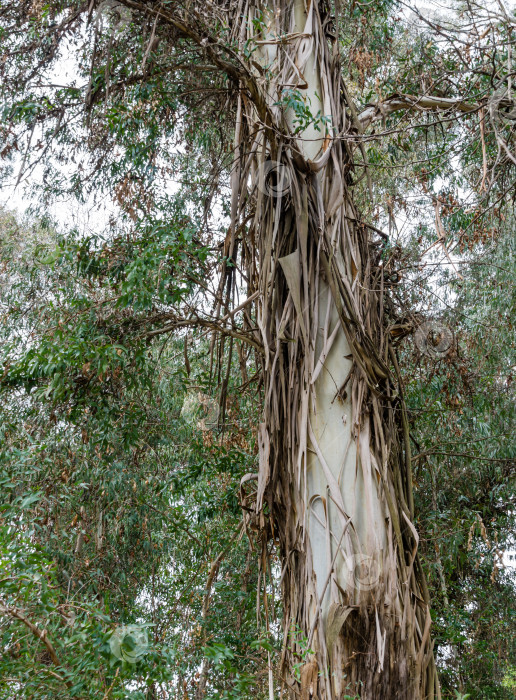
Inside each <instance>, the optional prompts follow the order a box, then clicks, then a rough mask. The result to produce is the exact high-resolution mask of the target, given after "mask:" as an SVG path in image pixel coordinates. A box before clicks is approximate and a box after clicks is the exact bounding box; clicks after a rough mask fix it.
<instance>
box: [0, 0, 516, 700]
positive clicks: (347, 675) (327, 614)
mask: <svg viewBox="0 0 516 700" xmlns="http://www.w3.org/2000/svg"><path fill="white" fill-rule="evenodd" d="M396 9H397V8H396V7H395V5H394V4H393V5H392V6H391V5H390V4H389V3H385V4H384V3H378V5H377V6H376V5H375V9H374V13H375V14H374V21H373V25H374V26H373V28H372V30H371V34H370V35H369V36H370V37H374V34H375V32H376V33H377V34H380V35H382V34H383V38H382V40H380V41H379V49H378V50H379V53H380V54H381V53H382V52H383V53H384V55H385V56H386V65H384V66H378V67H377V72H376V75H371V76H370V80H369V83H370V84H373V85H374V84H375V81H376V87H375V89H376V91H377V93H379V88H378V85H379V84H380V81H383V82H384V85H385V86H387V88H390V90H391V92H390V94H381V93H379V94H377V95H376V98H375V101H374V103H369V104H365V105H362V107H359V106H358V105H357V104H355V100H354V98H353V90H351V88H350V85H349V83H350V82H352V81H351V78H349V80H348V81H347V80H346V70H345V69H344V66H346V59H347V57H346V55H345V53H344V50H345V48H346V45H347V43H346V42H348V44H349V42H350V28H349V26H346V22H349V24H350V26H351V27H352V28H354V29H356V31H359V30H360V27H361V26H362V25H365V24H367V22H368V20H367V12H370V11H371V10H370V8H369V6H368V7H367V8H365V7H363V6H362V5H360V4H355V3H350V4H349V5H348V4H347V5H346V6H345V7H342V6H341V5H340V4H336V5H335V6H332V5H330V4H328V3H326V2H322V1H319V0H312V1H311V2H309V3H306V4H305V3H303V2H300V1H299V0H295V1H294V2H275V1H272V2H269V3H258V2H253V1H250V0H241V2H238V3H223V2H221V3H216V2H215V3H196V2H187V3H184V4H183V3H180V2H166V1H164V2H160V3H153V2H149V3H146V2H142V1H140V0H122V1H121V2H116V3H115V2H110V1H108V2H104V3H100V4H96V3H81V2H64V1H63V2H58V3H53V4H52V5H40V4H38V3H28V2H18V3H13V2H10V3H7V4H6V5H5V6H4V7H3V8H2V10H0V21H1V23H2V30H1V31H2V38H3V40H4V43H5V45H6V49H5V56H4V59H5V60H4V61H3V64H2V71H3V76H4V86H3V90H4V95H5V99H6V103H5V107H4V118H5V123H4V126H3V131H4V136H5V146H4V148H3V151H2V154H3V156H4V157H6V158H9V157H11V158H12V156H13V154H14V153H16V152H17V151H19V150H22V151H23V156H22V163H21V166H22V170H21V172H20V177H22V176H23V174H24V173H25V172H27V171H30V169H31V168H34V167H36V166H37V165H38V163H41V162H44V169H45V172H44V177H43V183H42V187H43V195H47V196H51V195H56V194H63V193H70V194H73V195H75V196H78V197H83V196H85V194H86V193H87V192H88V191H92V190H94V189H96V191H97V192H107V193H109V194H111V195H112V196H113V197H115V198H116V200H117V202H118V203H119V205H120V207H121V209H122V211H123V212H124V213H125V214H126V216H127V217H128V221H129V222H132V223H131V224H130V226H131V227H132V230H133V233H132V234H131V233H129V235H128V237H127V238H128V241H127V242H125V240H123V239H120V240H119V241H118V242H117V244H118V245H119V246H121V247H122V249H123V248H124V246H126V245H127V247H130V246H131V245H133V243H132V241H131V235H133V236H134V237H135V240H136V241H137V242H136V243H135V245H136V246H137V247H138V246H140V250H141V252H142V255H141V266H142V268H145V251H148V250H153V246H156V245H159V241H160V236H161V235H162V233H163V230H164V229H165V228H166V224H165V223H164V222H166V221H167V220H168V221H172V222H173V225H174V229H175V235H174V238H173V241H172V244H171V245H172V259H171V260H170V259H168V258H167V259H166V260H163V265H164V266H166V269H167V272H168V277H169V279H168V280H167V281H166V282H165V281H164V279H165V275H164V273H163V274H161V273H160V274H159V275H158V280H156V287H155V289H153V291H152V293H150V294H144V293H143V292H142V290H141V289H139V288H138V281H139V280H141V276H140V277H139V276H138V275H135V274H133V275H132V276H131V274H129V273H128V271H127V270H126V269H125V265H126V263H125V261H124V253H123V250H122V252H120V250H118V252H117V253H116V254H115V255H114V257H115V258H117V259H116V260H109V254H107V253H106V252H104V254H102V253H100V254H93V253H90V251H88V250H87V248H86V247H83V249H82V251H81V250H80V251H79V263H80V264H83V265H86V266H89V267H90V269H92V270H94V271H95V274H97V275H98V276H99V277H102V276H103V277H104V278H106V279H109V280H111V281H112V283H113V285H117V289H116V291H117V295H118V296H117V303H118V304H122V305H124V306H125V308H130V309H132V310H133V311H134V312H135V313H136V316H137V317H136V319H134V321H133V323H134V324H135V328H136V329H137V331H138V333H139V336H138V337H139V338H146V339H148V340H150V339H151V338H154V337H157V336H161V335H163V334H168V333H172V332H174V331H176V330H178V329H183V328H185V327H194V328H202V329H207V330H209V331H212V332H213V342H212V352H213V358H214V366H215V376H216V377H217V381H218V384H219V387H220V401H221V408H222V414H221V415H222V418H223V417H224V410H225V406H226V397H227V392H228V372H229V369H225V368H224V367H223V366H222V365H223V364H224V363H226V365H227V368H229V367H230V366H231V362H232V357H233V354H234V353H238V356H239V361H240V368H241V371H242V374H243V378H245V379H247V371H248V369H249V366H250V365H251V360H250V353H254V363H255V364H256V366H257V367H258V368H259V369H258V372H257V377H258V378H259V382H260V389H261V392H262V398H263V404H262V408H261V416H260V421H259V426H258V431H257V438H258V446H259V467H258V472H257V473H256V474H248V475H247V476H246V477H245V479H244V483H243V487H244V490H245V488H247V487H248V485H249V484H254V483H255V482H256V489H255V492H254V491H253V492H252V494H251V495H250V494H249V493H248V495H247V497H245V496H244V500H245V502H246V507H247V511H246V512H247V515H246V519H247V521H248V523H249V525H250V526H251V527H252V528H254V529H256V530H258V532H259V533H260V538H259V540H260V541H261V543H262V547H263V552H262V557H261V561H262V566H263V574H264V576H265V575H266V574H267V571H268V568H269V567H268V565H267V557H268V551H269V550H268V542H269V541H270V540H274V541H275V542H276V543H277V544H278V551H279V553H280V559H281V588H282V603H283V649H282V654H281V663H282V667H283V669H284V674H283V677H284V684H285V686H286V688H287V691H288V692H289V693H290V694H291V695H292V696H296V695H297V694H300V695H301V697H304V698H309V697H319V698H324V699H326V700H330V699H336V698H343V697H346V695H356V694H358V695H360V697H363V698H377V697H398V698H423V697H430V698H433V697H439V696H440V689H439V683H438V679H437V673H436V667H435V662H434V658H433V649H432V640H431V614H430V597H429V592H428V588H427V585H426V582H425V576H424V572H423V566H422V564H421V561H420V558H419V554H418V534H417V531H416V529H415V527H414V524H413V522H414V516H415V512H414V497H413V487H412V454H411V447H410V437H409V423H408V418H407V412H406V407H405V401H404V395H403V391H402V387H401V384H400V377H399V367H398V361H397V354H396V348H395V344H394V340H395V339H396V338H398V337H399V335H400V334H403V333H404V332H405V330H404V326H403V324H402V323H401V322H400V319H397V318H396V317H395V316H394V315H393V313H392V309H393V307H392V305H391V304H390V302H389V299H388V296H387V293H386V290H387V288H388V287H389V286H390V285H392V279H391V277H390V276H389V271H388V270H387V271H386V269H385V266H384V265H383V261H384V257H385V256H384V254H385V249H386V247H387V243H386V235H385V234H384V233H383V231H382V230H381V228H379V227H378V226H377V225H373V224H372V223H371V222H370V221H365V220H364V219H363V217H362V215H361V211H360V209H359V203H360V204H361V205H362V208H363V209H364V210H366V209H367V202H366V204H365V205H364V203H363V202H364V199H366V200H367V198H368V197H369V199H370V200H374V198H375V194H374V192H375V187H376V188H377V189H381V183H380V182H377V183H375V179H374V176H373V169H372V168H371V167H369V166H368V162H367V144H368V142H369V141H370V140H375V141H376V140H378V138H379V137H378V134H375V133H372V130H373V129H376V128H377V126H378V124H379V123H382V124H383V125H384V126H385V127H388V128H386V129H384V133H383V135H382V136H383V138H384V139H385V140H386V141H389V140H390V139H391V138H392V133H393V132H395V131H396V128H395V126H394V125H393V122H392V121H389V120H390V119H393V118H394V119H395V118H396V115H397V114H398V113H399V112H401V113H402V114H403V115H405V117H408V118H409V119H412V120H414V119H416V120H417V117H418V116H419V115H423V116H424V117H426V116H428V114H432V115H435V116H434V117H433V118H434V120H435V121H436V122H437V123H439V121H440V120H444V121H443V123H445V124H447V125H448V127H449V131H450V132H451V133H452V134H453V136H454V138H455V139H460V138H461V137H462V136H463V135H464V133H465V132H467V131H468V129H470V130H471V129H474V130H475V133H476V134H478V137H477V139H476V142H475V147H474V155H472V156H471V162H473V163H474V164H475V165H476V166H478V164H479V163H480V164H481V168H482V173H483V177H482V178H481V182H480V186H479V190H480V192H481V193H484V195H485V196H484V200H486V198H488V197H491V198H495V200H496V197H498V198H499V199H502V198H503V197H504V196H505V195H506V194H507V192H508V191H511V187H512V188H513V187H514V184H513V183H512V184H511V180H510V175H509V174H508V173H510V167H511V165H512V164H513V163H514V162H515V160H514V155H513V153H512V150H511V147H512V143H511V139H512V137H513V134H512V127H511V123H512V122H511V120H512V117H513V115H512V112H511V109H512V101H511V87H510V81H509V84H508V90H507V91H503V90H502V91H500V85H503V80H504V78H505V76H506V75H507V73H509V74H510V73H511V65H510V60H511V59H510V51H509V50H508V47H509V46H510V43H511V32H512V27H513V22H514V20H513V19H512V18H511V17H510V16H509V15H508V14H507V13H504V14H502V15H501V16H497V15H496V14H495V15H491V14H488V15H487V17H484V16H481V15H479V16H478V17H473V19H472V20H471V18H470V17H466V19H461V18H460V17H459V18H458V20H457V22H458V24H453V23H452V22H447V20H445V21H442V20H440V21H439V22H433V21H428V22H427V24H428V28H427V30H426V32H423V33H422V37H423V40H425V41H426V39H427V38H428V32H430V36H431V38H430V39H429V41H428V43H427V44H423V43H422V49H421V55H418V56H416V57H414V56H411V55H408V56H403V55H402V58H401V59H400V60H399V61H398V62H397V63H396V61H395V63H396V70H395V71H394V73H395V75H394V77H393V75H392V71H391V69H390V68H389V67H388V66H389V61H390V60H392V57H393V55H394V54H393V53H392V52H391V53H389V48H388V47H389V45H390V44H392V43H394V40H395V39H397V40H398V41H399V42H400V43H403V41H407V36H410V35H407V34H405V35H403V34H402V35H401V37H400V36H397V35H396V30H395V26H396V23H395V19H396V18H395V12H396ZM470 20H471V22H470ZM461 22H462V24H461ZM468 22H470V24H468ZM486 27H487V30H486ZM373 30H374V31H373ZM432 32H433V34H432ZM443 35H444V36H445V38H446V42H447V43H445V45H444V48H443V47H439V46H438V44H437V43H436V42H435V37H440V36H443ZM464 37H466V38H464ZM493 37H494V43H493ZM371 40H372V39H371ZM375 41H376V39H375ZM454 42H455V43H456V42H459V44H460V46H459V48H457V47H456V46H455V43H454ZM490 42H491V43H490ZM497 43H499V44H500V46H501V48H500V50H499V51H498V53H497V52H496V50H495V46H494V44H497ZM429 47H430V48H429ZM490 49H491V50H492V51H493V61H492V62H491V63H490V64H486V62H485V59H484V57H485V53H486V51H489V50H490ZM64 51H66V52H67V55H68V57H69V59H68V60H69V61H70V60H71V59H70V57H71V56H73V57H74V60H75V61H76V67H75V70H76V73H77V78H76V79H75V80H74V81H73V83H72V84H67V85H61V84H60V83H59V82H57V81H58V78H56V77H55V75H54V76H53V75H52V72H51V70H52V69H53V67H54V66H55V65H56V63H57V62H58V60H59V57H60V56H61V57H62V55H63V52H64ZM454 52H455V53H457V52H458V59H457V58H456V57H454ZM408 53H410V52H408ZM401 54H403V51H402V52H401ZM468 55H469V63H468V60H467V56H468ZM472 56H473V59H472V58H471V57H472ZM361 57H362V58H361V60H360V61H359V60H355V63H356V64H357V65H358V67H359V70H362V71H364V69H367V68H368V66H369V67H370V63H371V58H370V55H368V56H366V55H365V54H364V53H363V54H361ZM387 58H388V60H387ZM398 58H399V56H398ZM355 59H356V56H355ZM368 61H369V63H368ZM507 61H509V66H508V68H507ZM464 65H466V66H467V70H464ZM364 66H365V68H364ZM461 66H462V70H463V75H462V76H460V75H458V73H459V71H460V70H461ZM430 69H435V70H437V74H436V76H432V78H431V79H429V71H430ZM81 80H82V82H80V83H79V81H81ZM400 81H405V83H404V84H402V85H401V86H400ZM493 86H494V87H493ZM400 87H401V89H400ZM443 87H444V89H443ZM432 88H435V90H434V91H433V92H432ZM372 92H373V93H374V89H373V90H372ZM489 110H491V112H490V113H491V115H492V119H491V121H488V119H487V114H488V111H489ZM459 117H460V119H462V120H466V121H465V122H464V124H465V126H462V124H463V122H461V121H457V119H458V118H459ZM467 120H469V121H467ZM403 125H404V126H406V124H405V122H404V123H403ZM416 125H417V121H416ZM409 126H410V127H411V128H413V127H414V124H411V125H410V124H409ZM434 126H435V123H434ZM407 128H408V127H407ZM404 133H406V134H410V131H405V132H404ZM24 138H25V141H24ZM447 138H448V134H446V135H445V136H444V137H443V139H442V142H439V140H438V139H437V137H436V140H435V143H436V144H437V145H436V146H435V148H436V150H437V154H436V157H438V158H440V159H441V160H442V159H443V158H445V157H446V155H445V149H444V147H443V144H444V145H446V144H447V143H448V142H447ZM486 144H487V146H486ZM405 146H406V144H405ZM479 153H480V155H479ZM78 158H80V159H81V160H83V161H84V162H81V163H80V165H79V166H75V168H74V170H73V173H72V175H71V177H69V178H68V179H63V177H62V175H61V176H59V175H58V172H59V171H58V169H57V167H56V161H57V165H59V161H61V162H62V161H68V163H69V165H73V163H75V162H76V161H77V159H78ZM491 166H492V169H491V171H490V170H489V168H490V167H491ZM495 166H496V167H495ZM440 167H441V170H440V174H441V176H442V174H443V172H445V169H444V166H442V165H441V166H440ZM176 173H177V174H179V175H180V178H181V180H182V183H181V184H182V186H183V187H184V188H185V191H186V192H187V193H188V195H189V199H188V198H187V197H185V198H184V199H183V200H181V199H179V200H178V199H177V198H173V197H171V196H170V195H169V194H167V192H166V190H164V188H163V186H162V183H161V185H160V178H165V177H167V176H170V175H171V174H176ZM201 174H202V175H204V174H206V180H204V181H203V180H202V178H201V177H200V175H201ZM418 177H419V179H420V183H421V186H422V187H423V188H425V187H426V188H427V190H428V188H429V187H430V179H429V174H428V172H427V171H426V170H423V169H420V170H419V172H418ZM473 179H474V178H473V176H472V177H471V180H473ZM364 182H367V184H368V188H369V189H368V191H367V190H364V188H363V184H364ZM227 184H229V186H230V194H229V195H228V196H226V193H225V190H224V188H225V186H226V185H227ZM468 184H471V183H468ZM486 193H487V194H486ZM489 201H490V200H489ZM178 202H179V204H178ZM442 204H443V202H442V201H441V200H440V199H439V198H438V197H434V199H433V205H434V208H435V223H436V231H437V234H436V235H437V239H438V242H439V243H440V244H442V245H443V246H444V245H445V244H444V243H443V239H444V237H445V236H444V230H443V228H442V223H441V207H442ZM181 206H182V208H181ZM192 206H194V207H198V210H197V212H196V214H197V215H199V218H200V219H201V222H200V224H199V230H198V231H195V232H192V221H193V220H196V219H195V217H193V216H192ZM481 206H482V200H479V202H478V208H479V209H481ZM487 206H489V204H488V205H487ZM214 207H215V209H216V208H217V207H221V208H222V209H224V208H225V214H226V217H227V229H226V230H225V231H223V232H221V231H220V230H219V232H218V237H217V235H216V233H214V231H213V221H214V217H213V208H214ZM464 209H465V208H463V209H462V211H463V212H464ZM474 215H476V214H474ZM376 223H377V222H376ZM122 241H123V244H122ZM214 244H215V245H214ZM217 250H218V252H219V253H220V255H219V258H218V259H217V256H216V255H215V256H214V255H213V253H214V252H217ZM164 257H165V256H164ZM160 269H162V268H160ZM142 274H143V275H144V273H142ZM199 288H200V289H203V290H204V294H205V296H204V298H203V301H202V302H201V303H197V304H196V296H195V294H196V290H198V289H199ZM242 292H244V297H245V298H244V299H243V300H241V299H240V297H239V294H240V293H242ZM210 294H211V295H212V308H211V310H210V312H209V313H208V312H207V310H206V309H207V302H206V299H207V298H209V297H210ZM237 314H241V315H240V316H238V315H237ZM238 318H240V320H237V319H238ZM101 371H102V370H101ZM250 501H252V503H253V505H252V507H251V508H249V503H250ZM300 657H301V658H302V659H303V663H302V666H301V668H300V669H299V673H298V674H292V673H291V672H290V671H291V670H292V669H293V668H294V667H295V661H296V659H298V658H300ZM272 691H273V683H272V681H271V692H272ZM202 692H203V689H202V684H200V685H199V693H200V694H201V695H202Z"/></svg>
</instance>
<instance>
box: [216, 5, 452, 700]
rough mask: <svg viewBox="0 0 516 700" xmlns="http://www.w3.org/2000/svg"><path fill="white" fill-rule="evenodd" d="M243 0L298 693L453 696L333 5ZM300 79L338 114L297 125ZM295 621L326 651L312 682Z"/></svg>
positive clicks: (263, 310)
mask: <svg viewBox="0 0 516 700" xmlns="http://www.w3.org/2000/svg"><path fill="white" fill-rule="evenodd" d="M239 11H240V13H241V14H240V16H241V17H243V18H244V19H245V20H248V21H246V22H240V23H239V24H238V23H237V26H234V27H233V36H234V39H235V41H239V42H240V49H241V50H242V49H243V44H244V42H246V41H247V42H248V43H247V46H252V47H254V49H255V51H254V53H253V57H254V58H253V65H254V66H255V74H254V81H255V92H256V91H259V93H260V96H261V99H260V100H259V101H258V103H257V102H256V101H255V100H253V99H250V97H249V94H248V93H247V92H246V90H244V89H242V91H241V93H240V97H239V108H238V117H237V126H236V136H235V165H234V169H233V174H232V188H233V202H232V219H233V221H232V237H231V244H230V250H229V256H230V258H234V257H235V252H236V235H235V232H236V231H237V230H238V231H240V232H241V231H242V228H241V222H242V221H244V220H245V219H246V218H247V217H248V215H249V211H251V212H252V213H253V214H254V216H253V218H252V220H251V223H250V224H249V225H248V227H247V230H246V231H245V233H243V234H241V236H242V239H241V241H240V247H239V256H240V257H239V263H240V264H241V265H242V267H243V269H244V270H245V272H246V277H247V280H248V290H247V292H248V296H249V297H250V296H251V295H254V294H258V297H257V299H256V302H255V304H256V307H255V308H256V316H255V321H256V325H257V326H258V329H259V331H258V333H257V336H258V337H259V339H260V341H261V343H262V344H263V348H264V353H263V355H261V356H260V361H261V362H262V371H263V378H264V379H263V381H264V394H265V404H264V413H263V419H262V422H261V425H260V428H259V447H260V466H259V474H258V489H257V503H256V510H257V513H260V514H261V517H260V520H261V522H262V523H263V528H264V530H265V531H266V532H267V536H272V537H274V538H275V539H276V540H277V541H278V542H279V550H280V553H281V559H282V564H283V570H282V576H281V581H282V595H283V603H284V615H285V617H284V633H285V643H284V649H283V654H282V663H283V667H284V669H285V673H286V682H287V685H288V687H289V688H290V689H291V693H292V697H298V696H299V695H300V696H301V697H303V698H309V697H317V698H324V699H325V700H334V699H337V698H341V697H343V696H344V695H345V694H346V693H347V694H349V695H352V694H354V693H358V694H359V695H360V697H362V698H391V697H392V698H406V699H407V700H408V699H409V698H410V700H414V699H415V698H416V699H417V698H423V697H424V698H427V697H429V698H433V697H436V696H437V697H439V689H438V683H437V680H436V672H435V664H434V661H433V654H432V642H431V640H430V619H431V618H430V612H429V600H428V592H427V589H426V584H425V582H424V578H423V573H422V570H421V566H420V565H419V562H418V559H417V543H418V538H417V533H416V531H415V528H414V526H413V525H412V522H411V521H412V518H413V505H412V504H413V501H412V479H411V473H410V464H411V458H410V451H409V450H410V446H409V443H408V423H407V420H406V416H405V415H404V405H403V401H402V397H401V396H400V394H399V389H398V388H397V385H398V377H397V376H396V372H394V373H393V372H392V369H391V366H392V365H393V363H394V366H395V365H396V363H395V355H394V350H393V348H392V347H391V345H390V339H389V334H388V333H386V332H385V330H384V329H385V326H386V322H385V319H384V316H383V298H382V297H383V278H382V269H381V267H379V266H377V265H376V264H375V253H374V248H373V246H372V245H371V241H370V238H369V234H368V230H367V228H366V227H365V226H363V225H361V224H360V217H359V214H358V212H357V210H356V207H355V206H354V203H353V194H352V192H353V190H352V187H353V181H352V174H353V167H352V161H353V158H352V152H351V150H350V149H351V146H350V144H349V143H348V139H347V138H346V135H352V134H354V133H356V132H357V131H358V130H360V124H359V122H358V120H357V117H356V113H355V112H354V109H353V105H352V104H351V103H350V101H349V100H348V98H347V92H346V87H345V85H344V83H343V80H342V76H341V68H340V62H339V53H338V47H337V45H336V42H335V40H334V39H333V38H332V34H331V33H330V32H328V28H329V26H330V24H331V18H330V15H329V12H328V8H327V6H326V5H325V4H324V3H323V2H320V1H317V0H312V2H311V3H309V4H307V6H306V7H305V5H304V4H303V3H302V2H296V3H294V5H292V4H288V3H284V2H270V3H269V4H268V5H266V6H263V5H259V4H258V3H255V2H252V1H250V2H245V3H241V5H240V6H239ZM252 20H254V22H253V21H252ZM235 22H236V20H235ZM242 87H244V86H242ZM285 89H291V90H295V91H296V93H295V96H296V97H299V96H301V97H302V98H304V99H306V104H309V105H310V109H311V112H312V115H315V114H316V113H317V111H318V110H319V111H320V113H321V114H322V115H324V116H326V117H330V119H331V121H330V124H326V123H324V122H323V121H319V123H318V124H314V120H312V122H311V123H309V124H303V128H302V129H301V130H300V129H298V130H297V131H296V121H295V119H296V114H295V111H294V110H293V109H292V107H291V105H289V104H288V103H285V102H286V101H285V100H283V101H282V100H281V95H282V93H283V95H285V93H284V91H285ZM353 115H355V116H353ZM316 126H318V128H319V130H318V129H317V128H316ZM350 140H351V139H349V141H350ZM250 329H251V326H250V327H249V330H250ZM265 513H266V514H267V516H266V517H264V514H265ZM266 520H267V521H268V522H266ZM266 539H267V537H264V538H263V540H266ZM291 629H296V630H298V629H299V630H301V631H302V633H303V636H304V637H305V642H304V644H305V645H306V644H308V646H309V647H310V648H311V649H312V650H313V653H311V654H309V657H308V659H307V662H306V664H305V666H304V667H303V668H302V671H301V676H300V679H299V680H296V679H294V678H292V677H291V676H289V674H288V670H289V669H291V668H292V666H293V664H294V662H295V661H296V659H297V658H299V655H300V653H301V647H302V645H303V641H302V640H301V639H299V638H297V639H296V638H295V637H293V636H292V635H291V634H290V633H289V631H290V630H291Z"/></svg>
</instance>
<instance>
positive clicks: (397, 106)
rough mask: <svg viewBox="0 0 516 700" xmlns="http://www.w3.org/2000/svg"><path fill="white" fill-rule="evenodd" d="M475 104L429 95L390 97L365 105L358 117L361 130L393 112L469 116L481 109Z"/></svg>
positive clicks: (458, 99)
mask: <svg viewBox="0 0 516 700" xmlns="http://www.w3.org/2000/svg"><path fill="white" fill-rule="evenodd" d="M481 107H482V105H480V104H478V103H477V102H468V101H466V100H464V99H462V98H449V97H436V96H434V97H433V96H431V95H401V94H400V95H398V94H395V95H391V96H390V97H387V99H385V100H383V101H382V102H377V103H376V104H370V105H366V107H365V109H364V110H363V111H362V112H360V114H359V115H358V121H359V123H360V125H361V127H362V129H367V127H368V126H370V125H371V124H372V123H373V122H375V121H378V120H379V119H384V118H385V117H388V116H389V115H390V114H393V112H399V111H400V110H407V111H409V112H427V111H432V112H436V111H437V112H446V111H450V110H454V111H457V112H462V113H464V114H469V113H470V112H476V111H478V110H479V109H481Z"/></svg>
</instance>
